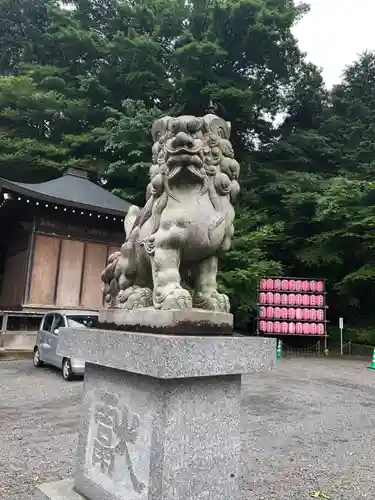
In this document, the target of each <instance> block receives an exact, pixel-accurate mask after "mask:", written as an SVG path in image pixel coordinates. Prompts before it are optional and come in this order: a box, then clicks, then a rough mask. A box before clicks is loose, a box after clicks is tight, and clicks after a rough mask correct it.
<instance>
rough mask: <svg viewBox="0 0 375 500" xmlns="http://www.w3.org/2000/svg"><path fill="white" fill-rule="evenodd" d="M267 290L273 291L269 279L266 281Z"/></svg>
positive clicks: (271, 282)
mask: <svg viewBox="0 0 375 500" xmlns="http://www.w3.org/2000/svg"><path fill="white" fill-rule="evenodd" d="M267 290H273V280H272V279H271V278H268V280H267Z"/></svg>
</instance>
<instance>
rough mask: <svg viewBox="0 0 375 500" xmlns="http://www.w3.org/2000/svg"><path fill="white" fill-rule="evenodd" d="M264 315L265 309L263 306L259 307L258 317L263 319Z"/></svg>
mask: <svg viewBox="0 0 375 500" xmlns="http://www.w3.org/2000/svg"><path fill="white" fill-rule="evenodd" d="M266 314H267V309H266V308H265V307H264V306H262V307H260V308H259V317H260V318H265V317H266Z"/></svg>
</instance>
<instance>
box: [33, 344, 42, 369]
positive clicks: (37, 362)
mask: <svg viewBox="0 0 375 500" xmlns="http://www.w3.org/2000/svg"><path fill="white" fill-rule="evenodd" d="M33 363H34V366H35V367H36V368H39V367H40V366H42V364H43V361H40V352H39V349H38V348H37V347H35V349H34V356H33Z"/></svg>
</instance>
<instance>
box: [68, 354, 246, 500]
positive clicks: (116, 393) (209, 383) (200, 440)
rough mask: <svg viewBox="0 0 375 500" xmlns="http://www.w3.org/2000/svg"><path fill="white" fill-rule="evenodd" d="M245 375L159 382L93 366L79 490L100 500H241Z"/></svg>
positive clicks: (89, 371) (80, 449) (87, 382)
mask: <svg viewBox="0 0 375 500" xmlns="http://www.w3.org/2000/svg"><path fill="white" fill-rule="evenodd" d="M240 395H241V375H230V376H216V377H202V378H198V379H192V378H187V379H169V380H158V379H155V378H152V377H145V376H142V375H136V374H133V373H129V372H125V371H120V370H115V369H111V368H106V367H103V366H98V365H93V364H90V363H89V364H87V365H86V374H85V396H84V404H83V413H84V418H83V422H82V428H81V433H80V440H79V445H78V460H77V471H76V475H75V481H74V484H75V488H76V490H77V491H78V492H80V493H81V494H82V495H84V496H85V497H87V498H89V499H98V500H99V499H100V500H114V499H116V500H186V499H195V500H205V499H212V498H214V499H215V500H236V499H237V498H238V485H239V482H238V480H239V477H238V466H239V451H240Z"/></svg>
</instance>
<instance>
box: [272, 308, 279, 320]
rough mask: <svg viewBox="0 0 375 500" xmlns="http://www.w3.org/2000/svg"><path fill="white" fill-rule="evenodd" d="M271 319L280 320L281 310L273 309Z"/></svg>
mask: <svg viewBox="0 0 375 500" xmlns="http://www.w3.org/2000/svg"><path fill="white" fill-rule="evenodd" d="M273 317H274V318H276V319H280V318H281V309H280V307H275V309H274V310H273Z"/></svg>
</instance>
